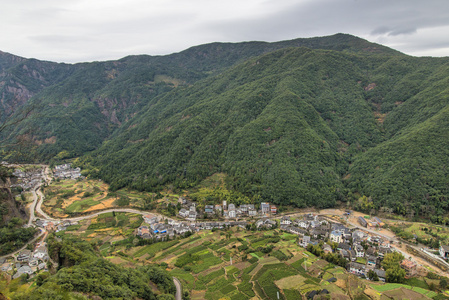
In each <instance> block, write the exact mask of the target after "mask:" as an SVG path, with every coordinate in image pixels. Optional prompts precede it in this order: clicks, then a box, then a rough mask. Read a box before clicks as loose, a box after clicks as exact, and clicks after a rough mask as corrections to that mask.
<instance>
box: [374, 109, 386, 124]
mask: <svg viewBox="0 0 449 300" xmlns="http://www.w3.org/2000/svg"><path fill="white" fill-rule="evenodd" d="M386 116H387V114H381V113H380V112H374V117H375V118H376V120H377V122H379V123H380V124H383V123H384V121H385V117H386Z"/></svg>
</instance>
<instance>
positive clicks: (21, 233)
mask: <svg viewBox="0 0 449 300" xmlns="http://www.w3.org/2000/svg"><path fill="white" fill-rule="evenodd" d="M22 225H23V221H22V220H21V219H19V218H13V219H11V220H10V221H9V223H8V225H7V226H4V227H0V256H1V255H4V254H9V253H11V252H14V251H15V250H18V249H20V248H21V247H22V246H24V245H25V244H26V243H27V242H28V241H29V240H30V239H31V238H33V236H34V235H35V234H36V232H37V230H36V229H35V228H33V227H29V228H23V227H22Z"/></svg>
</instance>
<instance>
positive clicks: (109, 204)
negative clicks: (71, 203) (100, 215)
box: [85, 198, 115, 212]
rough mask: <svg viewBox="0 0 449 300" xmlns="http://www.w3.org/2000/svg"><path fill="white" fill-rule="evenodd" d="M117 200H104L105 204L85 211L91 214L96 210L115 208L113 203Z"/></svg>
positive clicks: (102, 203)
mask: <svg viewBox="0 0 449 300" xmlns="http://www.w3.org/2000/svg"><path fill="white" fill-rule="evenodd" d="M114 201H115V199H114V198H109V199H107V200H104V201H103V202H101V203H99V204H97V205H94V206H91V207H90V208H88V209H87V210H85V212H90V211H95V210H101V209H107V208H112V207H114V205H113V203H114Z"/></svg>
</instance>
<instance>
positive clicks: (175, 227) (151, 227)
mask: <svg viewBox="0 0 449 300" xmlns="http://www.w3.org/2000/svg"><path fill="white" fill-rule="evenodd" d="M16 174H17V175H16V176H18V177H19V178H22V179H25V180H23V182H26V183H27V184H30V182H28V181H27V179H33V178H34V181H31V182H32V183H33V184H38V181H39V182H40V180H42V179H41V178H42V174H41V173H39V172H34V173H33V174H37V175H39V176H37V175H33V176H25V175H24V172H17V173H16ZM54 176H55V177H57V178H70V179H72V180H77V179H80V178H81V179H82V176H81V172H80V170H79V168H76V169H73V168H71V166H70V164H67V165H62V166H57V167H56V168H55V171H54ZM23 182H22V183H23ZM178 204H179V206H178V207H181V208H180V209H179V211H178V218H170V217H166V216H163V215H159V214H152V213H147V214H143V215H142V219H143V222H144V224H142V225H141V226H139V227H138V228H136V229H135V231H134V234H135V236H136V237H138V238H140V239H142V240H150V242H151V243H154V242H162V241H167V240H174V239H177V238H183V237H187V236H189V235H191V234H194V233H196V232H199V231H202V230H212V231H215V230H225V229H227V228H230V227H240V228H242V229H245V230H271V229H276V228H279V229H280V230H282V231H285V232H288V233H291V234H294V235H296V236H297V244H298V245H299V246H301V247H304V248H305V249H307V250H308V251H309V252H311V253H313V254H315V255H317V256H318V255H320V256H321V255H322V254H323V253H324V254H332V255H333V257H337V258H338V261H337V262H336V263H337V264H338V265H340V266H342V267H344V268H346V269H347V271H348V272H350V273H352V274H355V275H357V276H359V277H362V278H369V277H370V276H372V274H375V276H376V278H378V280H380V281H383V282H385V281H388V279H387V274H386V271H385V270H384V269H383V268H382V261H383V259H384V258H385V256H386V255H388V254H390V253H394V252H396V251H397V250H396V249H395V247H393V243H394V242H393V240H392V239H388V238H385V237H381V236H380V235H377V234H375V233H372V232H369V230H371V231H373V230H377V229H379V228H382V227H383V226H384V225H385V223H384V222H383V221H382V220H381V219H380V218H378V217H372V218H366V217H358V218H357V219H356V220H357V222H358V224H359V225H360V227H355V226H348V225H346V224H344V223H341V222H338V221H336V220H334V219H331V218H329V217H327V216H324V215H319V214H315V213H305V214H298V215H296V216H294V217H292V216H288V215H284V216H281V217H280V216H277V213H278V211H277V207H276V206H275V205H272V204H270V203H267V202H263V203H261V204H260V205H259V209H256V205H254V204H242V205H239V206H237V205H235V204H233V203H227V202H226V201H223V202H222V204H220V205H205V206H204V209H199V208H198V206H197V204H196V203H195V202H192V201H189V200H187V199H186V198H185V197H179V199H178ZM351 214H352V211H350V210H346V212H345V214H344V216H345V217H346V218H347V217H348V216H350V215H351ZM207 219H211V220H210V221H209V220H207ZM200 220H201V221H200ZM77 224H78V222H76V221H70V220H59V221H57V220H46V219H37V220H36V221H35V226H37V227H39V228H42V230H44V231H46V232H63V231H64V230H66V229H67V228H68V227H69V226H72V225H77ZM363 228H366V229H367V230H368V231H364V230H363ZM47 251H48V250H47V247H46V244H45V242H40V243H37V244H36V245H35V247H34V248H33V249H32V250H29V248H28V249H24V250H22V251H20V252H19V253H17V254H16V255H15V256H14V257H13V259H1V260H0V268H1V271H3V272H5V273H6V274H10V276H11V278H13V279H15V278H18V277H20V276H21V275H22V274H27V276H31V277H33V276H34V275H35V274H37V273H39V272H40V271H41V270H47V268H48V265H47V262H48V261H49V256H48V253H47ZM320 253H321V254H320ZM403 254H404V253H403ZM439 254H440V256H441V258H442V259H445V260H447V259H448V257H449V246H446V245H441V246H440V248H439ZM322 257H323V256H322ZM323 258H325V256H324V257H323ZM400 267H401V268H402V269H403V270H404V271H405V278H413V277H415V276H425V275H426V274H427V272H428V270H427V269H426V268H424V267H423V266H421V265H420V264H419V263H418V262H417V261H415V260H414V259H413V258H412V257H411V256H407V255H406V254H405V255H404V259H403V260H402V261H401V262H400Z"/></svg>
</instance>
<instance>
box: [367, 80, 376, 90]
mask: <svg viewBox="0 0 449 300" xmlns="http://www.w3.org/2000/svg"><path fill="white" fill-rule="evenodd" d="M376 86H377V85H376V84H375V83H374V82H373V83H370V84H368V85H367V86H366V87H365V88H364V90H365V91H371V90H373V89H374V88H375V87H376Z"/></svg>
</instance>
